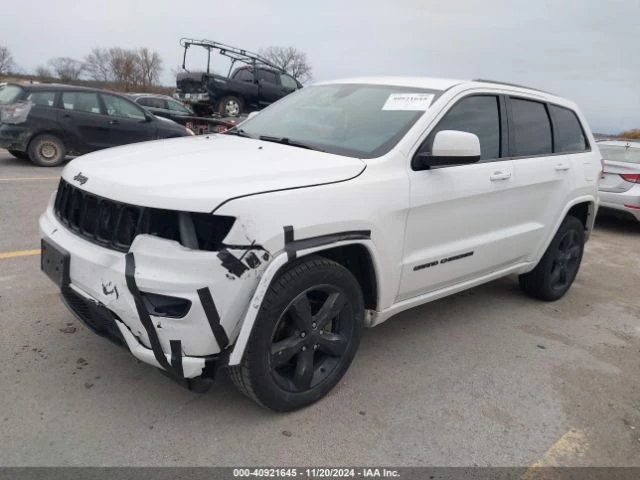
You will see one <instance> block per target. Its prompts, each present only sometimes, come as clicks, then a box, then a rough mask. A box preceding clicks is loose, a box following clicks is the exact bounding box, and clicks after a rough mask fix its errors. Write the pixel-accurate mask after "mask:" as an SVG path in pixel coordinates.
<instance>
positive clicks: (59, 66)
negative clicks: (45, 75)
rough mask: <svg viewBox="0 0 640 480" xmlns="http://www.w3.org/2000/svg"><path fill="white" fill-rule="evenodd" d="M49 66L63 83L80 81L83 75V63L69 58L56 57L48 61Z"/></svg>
mask: <svg viewBox="0 0 640 480" xmlns="http://www.w3.org/2000/svg"><path fill="white" fill-rule="evenodd" d="M49 66H50V67H51V68H52V70H53V72H54V73H55V74H56V76H57V77H58V78H59V79H60V80H62V81H63V82H71V81H73V80H80V78H81V77H82V74H83V73H84V70H85V68H84V63H82V62H81V61H79V60H76V59H74V58H71V57H56V58H52V59H51V60H49Z"/></svg>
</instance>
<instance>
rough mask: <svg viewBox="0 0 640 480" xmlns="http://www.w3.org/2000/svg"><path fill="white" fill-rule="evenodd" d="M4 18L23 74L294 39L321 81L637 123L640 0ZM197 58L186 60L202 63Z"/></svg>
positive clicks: (127, 10) (156, 6)
mask: <svg viewBox="0 0 640 480" xmlns="http://www.w3.org/2000/svg"><path fill="white" fill-rule="evenodd" d="M54 5H55V6H54ZM0 15H2V17H0V18H1V24H0V45H7V46H8V47H9V48H10V50H11V52H12V53H13V56H14V59H15V61H16V62H17V63H18V65H20V67H22V69H23V70H25V71H27V72H30V71H33V70H34V69H35V68H36V67H37V66H38V65H41V64H45V63H46V61H47V60H48V59H50V58H52V57H56V56H70V57H75V58H78V59H81V58H82V57H83V56H84V55H85V54H86V53H88V52H89V51H90V50H91V48H93V47H96V46H103V47H113V46H119V47H123V48H135V47H141V46H146V47H150V48H152V49H155V50H156V51H158V53H159V54H160V55H161V57H162V59H163V60H164V66H165V72H164V74H163V77H162V80H163V83H165V84H167V85H172V84H174V80H173V78H172V73H171V70H173V69H175V68H176V67H177V66H178V65H179V64H180V63H181V61H182V50H181V48H180V47H179V45H178V40H179V38H180V37H182V36H189V37H195V38H208V39H211V40H216V41H219V42H223V43H227V44H231V45H235V46H239V47H242V48H245V49H248V50H254V51H255V50H258V49H260V48H263V47H267V46H270V45H281V46H289V45H292V46H295V47H297V48H299V49H301V50H303V51H305V52H306V53H307V55H308V58H309V61H310V63H311V65H312V67H313V75H314V79H315V80H317V81H319V80H329V79H334V78H341V77H351V76H361V75H425V76H442V77H454V78H491V79H497V80H502V81H506V82H513V83H522V84H525V85H530V86H534V87H538V88H541V89H543V90H549V91H552V92H554V93H557V94H559V95H562V96H566V97H569V98H571V99H572V100H574V101H576V102H577V103H578V104H579V105H580V106H581V108H582V110H583V111H584V112H585V114H586V115H587V118H588V119H589V121H590V123H591V126H592V128H593V130H595V131H599V132H603V133H617V132H619V131H621V130H625V129H629V128H640V57H639V56H638V53H637V52H638V45H639V41H640V33H639V32H640V1H639V0H618V1H612V0H608V1H599V0H460V1H458V0H368V1H366V0H364V1H361V0H342V1H334V0H322V1H305V0H291V1H290V0H270V1H266V0H262V1H260V0H241V1H234V0H198V1H190V0H172V1H165V0H107V1H104V0H103V1H93V0H84V1H78V0H76V1H73V0H56V2H50V1H46V2H45V1H44V0H41V1H35V0H20V1H13V2H3V7H2V11H1V13H0ZM193 53H194V55H193V57H191V58H190V60H191V61H192V62H191V64H190V66H191V67H192V69H197V67H202V66H203V60H202V59H201V57H199V56H197V55H196V54H195V53H196V52H195V49H193ZM222 60H223V57H214V66H216V67H217V68H223V67H225V66H226V65H227V64H225V63H224V62H223V61H222Z"/></svg>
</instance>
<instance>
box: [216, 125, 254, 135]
mask: <svg viewBox="0 0 640 480" xmlns="http://www.w3.org/2000/svg"><path fill="white" fill-rule="evenodd" d="M223 134H224V135H237V136H238V137H245V138H253V137H252V136H251V135H249V134H248V133H247V132H245V131H244V130H243V129H241V128H237V127H231V128H230V129H229V130H227V131H226V132H223Z"/></svg>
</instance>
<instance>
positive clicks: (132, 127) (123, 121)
mask: <svg viewBox="0 0 640 480" xmlns="http://www.w3.org/2000/svg"><path fill="white" fill-rule="evenodd" d="M100 95H101V97H102V101H103V103H104V109H105V111H106V113H107V116H108V118H109V120H108V125H109V143H110V144H111V145H112V146H116V145H126V144H129V143H136V142H144V141H146V140H154V139H155V138H156V124H155V122H154V121H150V120H148V119H147V116H146V115H145V112H144V110H143V109H142V108H140V107H139V106H138V105H136V104H135V103H133V102H131V101H129V100H127V99H125V98H122V97H119V96H116V95H111V94H108V93H101V94H100Z"/></svg>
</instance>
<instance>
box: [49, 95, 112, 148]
mask: <svg viewBox="0 0 640 480" xmlns="http://www.w3.org/2000/svg"><path fill="white" fill-rule="evenodd" d="M60 102H61V104H60V107H61V110H60V111H59V113H58V118H59V122H60V125H61V127H62V129H63V131H64V133H65V143H66V144H67V148H68V149H69V150H73V151H76V152H78V153H87V152H91V151H93V150H98V149H101V148H107V147H109V146H110V143H109V119H108V118H107V116H106V115H105V114H104V112H103V110H102V108H101V104H100V100H99V98H98V93H97V92H87V91H67V92H62V95H61V99H60Z"/></svg>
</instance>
